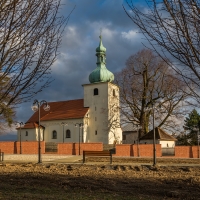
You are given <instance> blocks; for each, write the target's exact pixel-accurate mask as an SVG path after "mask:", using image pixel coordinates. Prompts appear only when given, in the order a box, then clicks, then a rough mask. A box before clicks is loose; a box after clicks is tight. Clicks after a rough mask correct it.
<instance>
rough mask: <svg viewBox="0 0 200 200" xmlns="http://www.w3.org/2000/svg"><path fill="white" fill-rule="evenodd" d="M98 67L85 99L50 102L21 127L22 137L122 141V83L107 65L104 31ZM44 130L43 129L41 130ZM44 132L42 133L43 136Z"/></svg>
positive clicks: (91, 77) (110, 142)
mask: <svg viewBox="0 0 200 200" xmlns="http://www.w3.org/2000/svg"><path fill="white" fill-rule="evenodd" d="M96 57H97V63H96V64H97V67H96V68H95V69H94V70H93V71H92V73H91V74H90V75H89V81H90V83H89V84H83V85H82V86H83V90H84V97H83V99H76V100H68V101H59V102H48V105H49V106H50V109H49V110H48V111H45V110H44V109H43V105H42V106H41V107H40V108H39V109H40V110H39V111H40V127H39V123H38V122H39V120H38V119H39V114H38V111H36V112H35V113H34V114H33V115H32V116H31V117H30V119H29V120H28V121H27V122H26V123H25V125H24V126H23V127H21V128H17V136H18V141H38V139H39V138H40V140H41V141H45V142H56V143H67V142H81V143H90V142H91V143H92V142H102V143H104V144H114V143H121V142H122V130H121V127H120V111H119V87H118V86H117V85H115V84H113V83H112V82H113V80H114V75H113V73H112V72H110V71H109V70H108V69H107V68H106V48H105V47H104V46H103V43H102V37H101V35H100V42H99V46H98V47H97V48H96ZM39 130H40V131H39ZM39 133H40V136H39Z"/></svg>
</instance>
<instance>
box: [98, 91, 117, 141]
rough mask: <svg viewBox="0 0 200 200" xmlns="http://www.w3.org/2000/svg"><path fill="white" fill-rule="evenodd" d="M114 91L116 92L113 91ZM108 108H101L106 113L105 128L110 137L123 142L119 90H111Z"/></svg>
mask: <svg viewBox="0 0 200 200" xmlns="http://www.w3.org/2000/svg"><path fill="white" fill-rule="evenodd" d="M113 91H114V92H113ZM108 99H109V102H110V103H109V104H108V108H101V113H103V114H106V120H105V123H104V130H105V131H106V132H108V133H109V139H110V140H113V139H114V144H115V143H120V142H121V137H120V135H121V123H120V106H119V91H118V90H110V91H109V96H108Z"/></svg>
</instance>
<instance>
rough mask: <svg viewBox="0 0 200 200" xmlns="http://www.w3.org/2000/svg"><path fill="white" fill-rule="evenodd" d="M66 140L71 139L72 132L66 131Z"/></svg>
mask: <svg viewBox="0 0 200 200" xmlns="http://www.w3.org/2000/svg"><path fill="white" fill-rule="evenodd" d="M66 138H71V131H70V130H69V129H67V130H66Z"/></svg>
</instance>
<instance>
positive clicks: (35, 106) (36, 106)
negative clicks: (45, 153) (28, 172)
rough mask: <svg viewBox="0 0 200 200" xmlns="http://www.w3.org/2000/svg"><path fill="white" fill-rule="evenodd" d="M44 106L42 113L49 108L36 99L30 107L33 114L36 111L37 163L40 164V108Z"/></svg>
mask: <svg viewBox="0 0 200 200" xmlns="http://www.w3.org/2000/svg"><path fill="white" fill-rule="evenodd" d="M42 104H44V106H43V109H44V111H49V110H50V106H49V105H48V103H47V102H46V101H45V100H42V101H40V102H39V101H38V100H37V99H35V100H34V102H33V106H32V107H31V108H32V110H33V111H34V112H37V111H38V127H39V128H38V163H42V159H41V145H40V140H41V139H40V106H41V105H42Z"/></svg>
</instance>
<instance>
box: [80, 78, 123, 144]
mask: <svg viewBox="0 0 200 200" xmlns="http://www.w3.org/2000/svg"><path fill="white" fill-rule="evenodd" d="M83 87H84V106H85V107H89V108H90V109H89V114H88V116H89V120H88V121H89V123H88V140H87V142H103V143H104V144H108V143H109V144H113V143H114V141H115V140H116V138H115V137H114V135H113V131H114V132H116V134H115V135H116V137H117V138H118V140H119V141H122V131H121V129H119V127H117V126H114V127H110V125H111V124H112V122H111V120H110V119H111V118H112V117H113V116H112V115H113V113H112V112H110V111H109V110H110V107H112V105H113V104H115V105H116V107H117V108H118V110H117V112H115V113H114V115H115V118H117V122H118V124H120V114H119V88H118V86H116V85H114V84H112V83H109V82H104V83H93V84H86V85H83ZM95 88H97V89H98V95H94V89H95ZM113 89H114V90H115V95H116V96H115V101H114V100H113V97H112V98H111V96H113ZM118 126H119V125H118ZM111 129H112V131H111ZM113 129H114V130H113ZM115 129H116V130H115Z"/></svg>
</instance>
